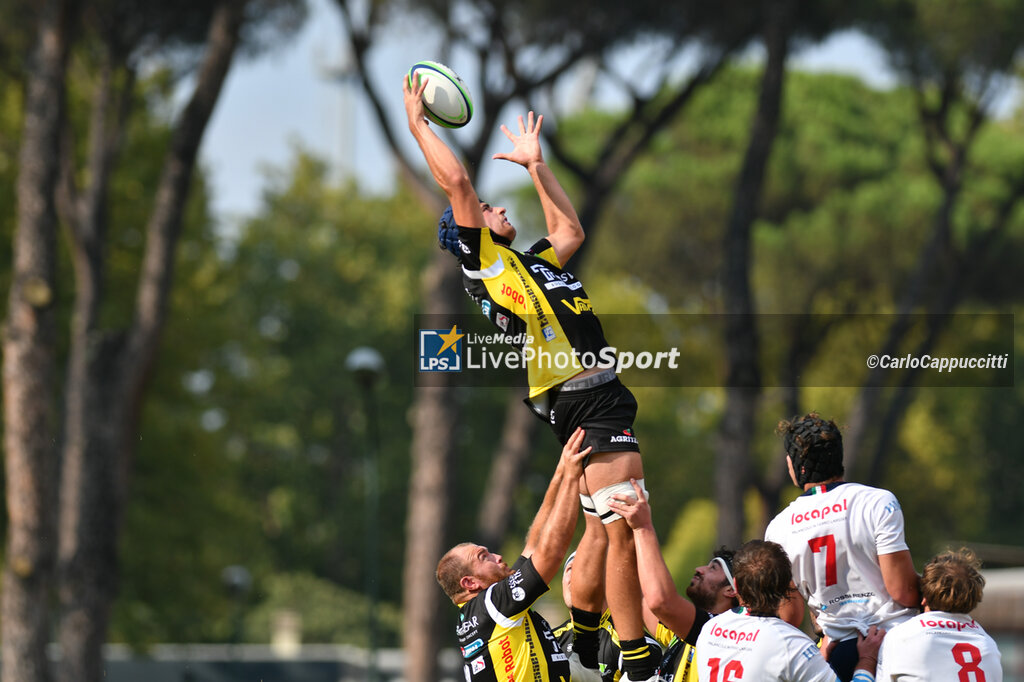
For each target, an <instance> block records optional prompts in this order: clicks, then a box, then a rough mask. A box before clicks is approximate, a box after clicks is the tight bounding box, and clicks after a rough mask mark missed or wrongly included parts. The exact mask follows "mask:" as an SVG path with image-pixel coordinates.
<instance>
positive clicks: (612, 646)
mask: <svg viewBox="0 0 1024 682" xmlns="http://www.w3.org/2000/svg"><path fill="white" fill-rule="evenodd" d="M555 637H556V638H557V639H558V643H559V644H561V645H562V650H563V651H565V652H566V653H572V640H573V630H572V619H571V618H570V619H569V620H567V621H565V622H564V623H562V624H561V625H559V626H558V627H556V628H555ZM597 642H598V643H597V664H598V672H599V673H601V680H602V681H603V682H618V680H619V678H620V677H622V661H621V660H620V657H621V655H622V649H621V648H620V647H619V634H618V633H617V632H615V628H614V627H612V613H611V611H608V610H605V612H604V613H603V614H601V622H600V623H599V624H598V631H597Z"/></svg>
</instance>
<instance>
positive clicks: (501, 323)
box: [494, 313, 508, 332]
mask: <svg viewBox="0 0 1024 682" xmlns="http://www.w3.org/2000/svg"><path fill="white" fill-rule="evenodd" d="M494 323H495V324H496V325H498V329H500V330H501V331H503V332H507V331H508V315H505V314H504V313H497V314H496V315H495V316H494Z"/></svg>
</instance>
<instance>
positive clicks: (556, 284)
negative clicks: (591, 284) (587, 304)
mask: <svg viewBox="0 0 1024 682" xmlns="http://www.w3.org/2000/svg"><path fill="white" fill-rule="evenodd" d="M582 286H583V282H563V281H561V280H558V279H556V280H555V281H553V282H545V283H544V288H545V289H547V290H548V291H551V290H552V289H561V288H563V287H564V288H566V289H568V290H570V291H576V290H578V289H580V288H581V287H582Z"/></svg>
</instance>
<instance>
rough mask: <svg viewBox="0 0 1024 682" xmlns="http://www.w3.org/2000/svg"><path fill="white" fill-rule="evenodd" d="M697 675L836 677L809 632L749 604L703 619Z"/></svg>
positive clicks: (708, 681) (752, 680) (785, 681)
mask: <svg viewBox="0 0 1024 682" xmlns="http://www.w3.org/2000/svg"><path fill="white" fill-rule="evenodd" d="M697 676H698V679H699V680H700V682H775V681H776V680H778V681H779V682H837V678H836V674H835V672H834V671H833V670H832V668H830V667H829V665H828V663H826V662H825V659H824V658H822V656H821V651H820V650H819V649H818V647H817V646H816V645H815V644H814V642H813V641H811V638H810V637H808V636H807V635H805V634H804V633H803V632H802V631H801V630H798V629H797V628H795V627H793V626H792V625H790V624H789V623H787V622H785V621H783V620H780V619H778V618H770V617H761V616H751V615H747V613H746V611H745V609H733V610H732V611H726V612H725V613H722V614H720V615H718V616H715V617H714V618H712V619H711V620H709V621H708V622H707V623H705V624H704V627H703V628H702V629H701V631H700V636H699V637H698V638H697Z"/></svg>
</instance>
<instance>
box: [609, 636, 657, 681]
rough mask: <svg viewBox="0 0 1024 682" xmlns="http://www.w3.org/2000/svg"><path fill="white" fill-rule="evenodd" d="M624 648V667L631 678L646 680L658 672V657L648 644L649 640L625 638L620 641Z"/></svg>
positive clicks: (621, 646)
mask: <svg viewBox="0 0 1024 682" xmlns="http://www.w3.org/2000/svg"><path fill="white" fill-rule="evenodd" d="M619 646H620V648H621V649H622V667H623V668H625V671H626V672H627V673H629V679H630V680H646V679H648V678H650V677H652V676H653V675H654V674H655V673H656V672H658V663H659V661H658V658H657V657H656V656H655V655H654V653H653V652H651V649H650V647H648V646H647V640H646V639H645V638H643V637H641V638H639V639H623V640H620V641H619Z"/></svg>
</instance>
